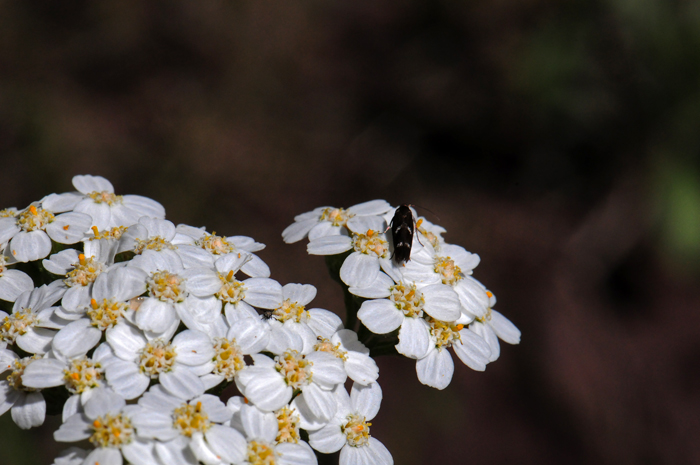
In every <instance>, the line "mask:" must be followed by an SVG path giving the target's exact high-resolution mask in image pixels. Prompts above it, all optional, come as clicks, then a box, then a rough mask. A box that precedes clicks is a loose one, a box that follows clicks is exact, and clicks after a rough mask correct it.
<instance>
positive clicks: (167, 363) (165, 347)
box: [139, 338, 177, 379]
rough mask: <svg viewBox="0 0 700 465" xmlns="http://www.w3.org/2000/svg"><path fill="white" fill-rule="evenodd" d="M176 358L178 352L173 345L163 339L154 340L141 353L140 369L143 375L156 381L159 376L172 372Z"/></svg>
mask: <svg viewBox="0 0 700 465" xmlns="http://www.w3.org/2000/svg"><path fill="white" fill-rule="evenodd" d="M176 357H177V352H175V347H174V346H173V345H172V344H170V343H169V342H168V341H166V340H164V339H161V338H158V339H154V340H152V341H151V342H149V343H148V344H146V347H144V348H143V349H141V350H140V351H139V368H140V369H141V372H142V373H144V374H145V375H147V376H150V377H151V379H155V378H157V377H158V375H159V374H161V373H164V372H168V371H170V370H172V368H173V365H174V364H175V358H176Z"/></svg>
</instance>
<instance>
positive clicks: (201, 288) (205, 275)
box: [180, 268, 221, 297]
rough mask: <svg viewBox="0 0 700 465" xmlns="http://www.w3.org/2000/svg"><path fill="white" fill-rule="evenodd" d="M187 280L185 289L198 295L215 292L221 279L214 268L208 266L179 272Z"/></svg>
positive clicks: (207, 294)
mask: <svg viewBox="0 0 700 465" xmlns="http://www.w3.org/2000/svg"><path fill="white" fill-rule="evenodd" d="M180 276H181V277H183V278H185V279H186V280H187V290H188V291H189V292H190V293H191V294H194V295H196V296H198V297H206V296H210V295H213V294H215V293H216V292H217V291H218V290H219V289H221V280H220V279H219V276H218V275H217V274H216V272H215V271H214V270H211V269H209V268H190V269H188V270H184V271H182V272H180Z"/></svg>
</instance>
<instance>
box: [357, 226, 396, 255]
mask: <svg viewBox="0 0 700 465" xmlns="http://www.w3.org/2000/svg"><path fill="white" fill-rule="evenodd" d="M353 247H354V248H355V251H356V252H360V253H363V254H365V255H374V256H375V257H378V258H386V257H388V256H389V243H388V242H387V241H386V240H384V239H383V238H382V237H381V235H380V234H379V233H377V232H376V231H373V230H371V229H368V230H367V232H366V233H365V234H355V235H354V238H353Z"/></svg>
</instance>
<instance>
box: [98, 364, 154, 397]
mask: <svg viewBox="0 0 700 465" xmlns="http://www.w3.org/2000/svg"><path fill="white" fill-rule="evenodd" d="M105 375H106V377H107V382H109V385H110V386H111V387H112V389H114V391H116V392H117V393H118V394H119V395H121V396H122V397H124V398H125V399H135V398H137V397H138V396H140V395H141V394H143V393H144V391H145V390H146V389H147V388H148V384H149V382H150V378H149V377H148V376H146V375H144V374H143V373H141V371H140V370H139V368H138V367H137V366H136V364H134V363H129V362H123V361H114V362H112V363H110V364H109V365H107V366H106V367H105Z"/></svg>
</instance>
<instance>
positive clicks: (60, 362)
mask: <svg viewBox="0 0 700 465" xmlns="http://www.w3.org/2000/svg"><path fill="white" fill-rule="evenodd" d="M108 356H109V349H108V347H107V346H106V345H102V346H101V347H98V348H97V349H96V350H95V352H94V353H93V354H92V357H87V356H85V355H84V354H83V355H79V356H76V357H73V358H70V359H57V358H50V357H46V358H42V359H39V360H36V361H34V362H32V363H31V364H29V366H27V368H25V369H24V374H23V375H22V383H23V384H24V385H25V386H27V387H32V388H39V389H43V388H49V387H54V386H64V387H65V388H66V389H67V390H68V392H69V393H70V394H71V397H69V398H68V400H67V401H66V403H65V404H64V406H63V418H64V420H65V419H66V418H68V417H69V416H71V415H73V414H74V413H76V412H77V411H78V410H79V408H80V406H81V405H85V403H86V402H87V401H88V400H89V399H90V397H91V396H92V394H93V391H94V390H95V389H97V388H100V387H102V386H103V385H104V367H103V365H102V361H103V360H105V359H106V358H107V357H108Z"/></svg>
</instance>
